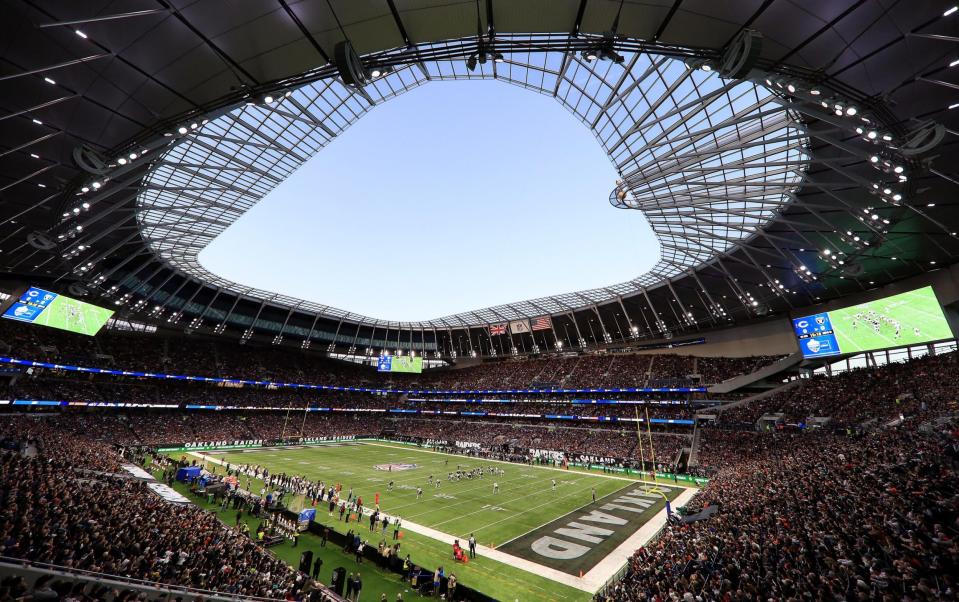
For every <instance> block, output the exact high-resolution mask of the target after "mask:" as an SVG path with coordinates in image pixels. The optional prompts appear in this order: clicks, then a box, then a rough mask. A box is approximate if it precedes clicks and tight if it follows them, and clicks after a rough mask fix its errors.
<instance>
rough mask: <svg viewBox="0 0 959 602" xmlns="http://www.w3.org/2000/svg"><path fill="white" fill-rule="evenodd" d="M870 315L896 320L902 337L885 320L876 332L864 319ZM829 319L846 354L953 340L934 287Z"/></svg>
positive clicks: (835, 313) (862, 305)
mask: <svg viewBox="0 0 959 602" xmlns="http://www.w3.org/2000/svg"><path fill="white" fill-rule="evenodd" d="M869 311H873V312H876V314H878V315H879V316H886V317H888V318H891V319H894V320H897V321H898V322H899V324H900V329H899V336H898V337H897V336H896V330H895V328H894V327H893V326H892V325H891V324H888V323H886V322H884V321H882V320H880V323H879V328H878V330H877V329H875V328H874V327H873V325H872V324H871V323H869V322H867V321H866V320H865V319H864V318H865V316H866V315H867V314H868V312H869ZM829 319H830V321H831V323H832V328H833V331H834V332H835V333H836V340H837V342H838V343H839V349H841V350H842V352H843V353H856V352H860V351H870V350H873V349H885V348H886V347H902V346H905V345H915V344H918V343H924V342H927V341H936V340H939V339H947V338H952V336H953V335H952V331H951V329H950V328H949V324H948V323H947V322H946V318H945V316H943V314H942V307H941V306H940V305H939V301H938V300H937V299H936V296H935V294H934V293H933V291H932V288H931V287H926V288H921V289H917V290H914V291H909V292H907V293H902V294H899V295H893V296H891V297H886V298H884V299H878V300H876V301H870V302H868V303H860V304H859V305H853V306H851V307H846V308H843V309H838V310H835V311H831V312H829Z"/></svg>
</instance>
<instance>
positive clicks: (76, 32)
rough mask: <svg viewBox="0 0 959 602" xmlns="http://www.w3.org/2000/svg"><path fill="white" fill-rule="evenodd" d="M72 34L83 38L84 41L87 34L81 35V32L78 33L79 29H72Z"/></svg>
mask: <svg viewBox="0 0 959 602" xmlns="http://www.w3.org/2000/svg"><path fill="white" fill-rule="evenodd" d="M73 33H75V34H77V35H78V36H80V37H81V38H83V39H84V40H85V39H87V34H85V33H83V32H82V31H80V30H79V29H74V30H73Z"/></svg>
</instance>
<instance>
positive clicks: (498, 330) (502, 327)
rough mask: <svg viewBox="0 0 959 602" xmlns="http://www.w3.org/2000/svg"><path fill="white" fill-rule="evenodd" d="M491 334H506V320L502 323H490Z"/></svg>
mask: <svg viewBox="0 0 959 602" xmlns="http://www.w3.org/2000/svg"><path fill="white" fill-rule="evenodd" d="M489 334H490V336H491V337H495V336H496V335H500V334H506V322H503V323H502V324H490V327H489Z"/></svg>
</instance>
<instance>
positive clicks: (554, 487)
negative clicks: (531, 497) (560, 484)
mask: <svg viewBox="0 0 959 602" xmlns="http://www.w3.org/2000/svg"><path fill="white" fill-rule="evenodd" d="M552 482H553V491H556V479H553V480H552Z"/></svg>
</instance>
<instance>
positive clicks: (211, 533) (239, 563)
mask: <svg viewBox="0 0 959 602" xmlns="http://www.w3.org/2000/svg"><path fill="white" fill-rule="evenodd" d="M0 441H3V443H4V447H5V448H8V449H9V448H10V447H16V448H20V449H25V450H30V451H29V453H2V454H0V555H3V556H7V557H14V558H22V559H25V560H30V561H37V562H44V563H49V564H54V565H58V566H63V567H68V568H72V569H80V570H86V571H92V572H97V573H106V574H113V575H120V576H124V577H132V578H136V579H143V580H147V581H152V582H157V583H166V584H176V585H183V586H189V587H194V588H198V589H204V590H213V591H220V592H229V593H235V594H241V595H253V596H264V597H271V598H277V599H284V598H285V597H286V596H287V595H288V594H291V593H293V592H299V591H301V590H303V589H304V587H306V586H307V580H306V579H305V577H304V576H303V575H301V574H299V573H297V572H296V571H294V570H293V569H292V568H290V567H289V566H288V565H286V564H285V563H283V562H282V561H280V560H278V559H277V558H275V557H274V556H273V555H272V554H270V553H269V552H267V551H266V550H265V549H264V548H262V547H260V546H258V545H257V544H256V543H255V542H253V541H252V540H251V539H250V538H248V537H245V536H243V535H242V534H241V533H240V532H239V531H238V530H235V529H232V528H230V527H227V526H226V525H224V524H223V523H221V522H220V521H219V520H218V519H217V518H216V516H215V515H214V514H212V513H209V512H206V511H203V510H201V509H199V508H198V507H195V506H179V507H176V508H174V507H173V506H172V505H171V504H170V503H169V502H167V501H165V500H163V499H161V498H160V497H158V496H157V495H156V494H154V493H153V492H152V491H150V490H149V489H147V487H146V485H145V484H144V483H143V482H142V481H139V480H137V479H133V478H126V477H123V476H120V475H118V474H116V473H118V472H119V470H120V466H119V464H120V459H119V457H118V456H117V455H116V453H115V452H114V451H113V450H112V449H111V448H110V447H109V446H106V445H102V444H97V443H95V442H90V441H88V440H86V439H84V438H81V437H79V436H77V435H74V434H73V433H70V432H67V431H65V430H64V429H61V428H59V424H57V423H55V422H54V421H52V420H47V419H39V420H37V419H32V418H24V417H10V416H5V417H4V418H3V421H2V423H0ZM46 599H58V598H46Z"/></svg>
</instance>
